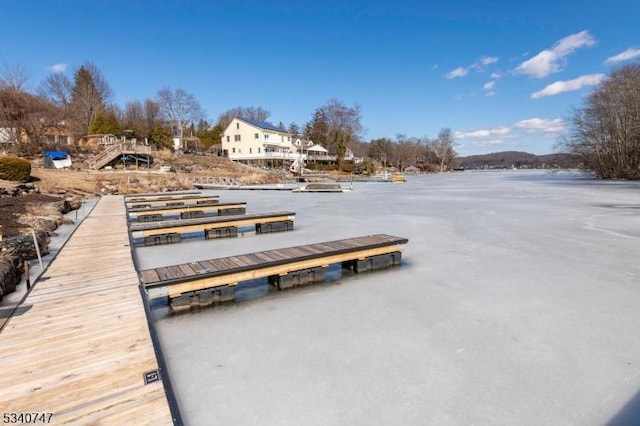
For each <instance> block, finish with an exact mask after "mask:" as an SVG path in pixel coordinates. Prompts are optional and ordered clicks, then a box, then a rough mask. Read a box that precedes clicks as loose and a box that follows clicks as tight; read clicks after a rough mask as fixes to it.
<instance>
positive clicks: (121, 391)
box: [0, 196, 173, 425]
mask: <svg viewBox="0 0 640 426" xmlns="http://www.w3.org/2000/svg"><path fill="white" fill-rule="evenodd" d="M126 218H127V216H126V213H125V206H124V202H123V198H122V197H118V196H105V197H102V198H101V199H100V201H99V202H98V203H97V205H96V206H95V208H94V210H93V211H92V212H91V213H90V215H89V216H88V217H87V218H86V219H85V220H84V221H83V223H82V224H81V225H80V226H79V227H78V229H77V230H76V231H75V233H74V234H73V235H72V236H71V238H70V239H69V241H67V243H66V245H65V246H64V248H63V250H62V251H61V252H60V253H59V254H58V256H57V257H56V259H54V261H53V262H52V263H51V264H50V265H49V267H48V269H47V270H46V271H45V273H44V274H43V276H42V277H41V279H40V280H38V281H37V282H36V283H34V287H33V288H32V290H31V292H30V293H29V294H28V296H27V298H26V299H25V301H24V303H23V305H22V306H24V307H25V308H26V309H25V310H24V312H23V313H21V315H19V316H14V317H12V318H11V319H10V320H9V321H8V323H7V324H6V326H5V327H4V328H3V329H2V331H1V332H0V346H1V347H2V348H3V350H2V364H3V371H4V373H3V374H2V375H1V376H0V401H2V408H3V410H4V411H5V412H29V411H34V410H35V409H36V407H37V411H40V412H43V411H49V412H52V413H54V414H53V417H52V423H53V424H62V423H74V424H90V423H102V424H125V423H127V422H131V421H133V420H134V419H135V423H136V424H145V423H147V424H154V425H155V424H159V425H170V424H173V419H172V413H171V411H170V409H169V404H168V402H167V398H166V395H165V390H164V386H163V384H162V381H158V382H155V383H151V384H149V385H145V384H144V380H143V373H145V372H147V371H153V370H157V369H158V361H157V359H156V355H155V350H154V348H153V343H152V340H151V336H150V333H149V328H148V324H147V318H146V314H145V311H144V305H143V300H142V299H141V297H140V292H139V289H138V283H139V282H138V274H137V272H136V271H135V268H134V265H133V261H132V259H131V251H130V247H129V237H128V233H127V224H126ZM97 236H99V238H98V237H97ZM141 276H144V277H146V279H158V278H159V275H158V273H157V272H156V271H146V272H144V273H143V274H141ZM145 412H146V413H152V416H150V417H145V416H143V415H142V414H141V413H145ZM150 418H152V420H151V421H149V420H148V419H150ZM138 419H140V421H138Z"/></svg>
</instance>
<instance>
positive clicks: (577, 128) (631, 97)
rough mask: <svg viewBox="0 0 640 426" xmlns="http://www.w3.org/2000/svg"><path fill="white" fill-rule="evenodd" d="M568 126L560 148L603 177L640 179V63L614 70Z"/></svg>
mask: <svg viewBox="0 0 640 426" xmlns="http://www.w3.org/2000/svg"><path fill="white" fill-rule="evenodd" d="M569 123H570V131H569V135H568V136H567V137H566V138H565V139H563V140H562V141H561V142H560V147H561V148H563V149H565V150H566V151H568V152H570V153H573V154H576V155H579V156H580V157H581V158H582V160H583V162H584V164H585V166H586V167H587V168H588V169H590V170H593V171H594V172H595V173H596V174H597V175H598V176H599V177H601V178H605V179H607V178H623V179H640V64H637V63H636V64H629V65H626V66H623V67H621V68H619V69H616V70H613V71H612V72H611V74H610V75H609V76H608V78H606V79H605V80H604V81H603V82H602V83H601V84H600V85H599V86H597V87H596V88H595V89H594V90H593V91H592V92H591V93H590V94H589V96H587V97H586V98H585V100H584V101H583V105H582V106H581V107H579V108H576V109H574V110H573V111H572V113H571V116H570V118H569Z"/></svg>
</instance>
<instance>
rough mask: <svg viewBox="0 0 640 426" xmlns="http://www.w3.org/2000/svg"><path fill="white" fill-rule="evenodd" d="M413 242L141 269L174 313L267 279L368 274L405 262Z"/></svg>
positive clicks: (366, 240)
mask: <svg viewBox="0 0 640 426" xmlns="http://www.w3.org/2000/svg"><path fill="white" fill-rule="evenodd" d="M408 241H409V240H407V239H406V238H401V237H394V236H391V235H385V234H377V235H368V236H363V237H357V238H347V239H343V240H336V241H328V242H323V243H316V244H307V245H302V246H296V247H288V248H282V249H276V250H267V251H261V252H257V253H250V254H244V255H238V256H229V257H223V258H219V259H210V260H204V261H198V262H191V263H185V264H180V265H173V266H166V267H161V268H154V269H147V270H143V271H140V273H139V274H140V282H141V283H142V284H143V285H144V287H145V289H146V290H147V292H148V294H149V297H150V298H163V297H167V298H168V299H169V301H170V303H171V307H172V308H173V309H182V308H183V307H184V308H188V307H190V306H192V305H196V306H202V305H207V304H211V303H215V302H223V301H229V300H233V299H234V297H235V296H234V293H235V290H234V286H235V285H236V284H237V283H238V282H240V281H246V280H251V279H255V278H264V277H268V279H269V282H270V283H271V284H273V285H275V286H276V287H277V288H278V289H284V288H289V287H295V286H298V285H305V284H309V283H312V282H318V281H323V280H324V270H325V269H326V268H327V267H328V266H329V265H331V264H334V263H342V266H343V268H347V269H351V270H353V271H354V272H365V271H370V270H374V269H380V268H385V267H388V266H395V265H399V264H400V262H401V250H400V248H399V245H400V244H405V243H407V242H408Z"/></svg>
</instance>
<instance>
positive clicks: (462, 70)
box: [446, 67, 469, 80]
mask: <svg viewBox="0 0 640 426" xmlns="http://www.w3.org/2000/svg"><path fill="white" fill-rule="evenodd" d="M468 73H469V70H468V69H466V68H463V67H458V68H456V69H455V70H453V71H450V72H448V73H447V76H446V77H447V79H448V80H451V79H452V78H456V77H464V76H465V75H467V74H468Z"/></svg>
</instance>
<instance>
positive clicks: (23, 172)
mask: <svg viewBox="0 0 640 426" xmlns="http://www.w3.org/2000/svg"><path fill="white" fill-rule="evenodd" d="M30 176H31V163H30V162H29V161H27V160H25V159H23V158H18V157H0V179H4V180H12V181H16V182H26V181H28V180H29V177H30Z"/></svg>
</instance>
